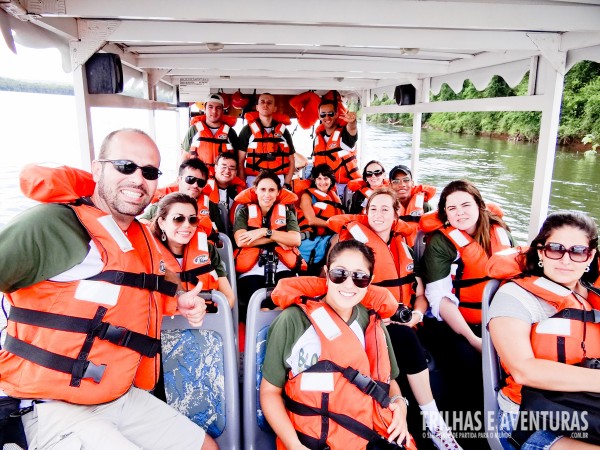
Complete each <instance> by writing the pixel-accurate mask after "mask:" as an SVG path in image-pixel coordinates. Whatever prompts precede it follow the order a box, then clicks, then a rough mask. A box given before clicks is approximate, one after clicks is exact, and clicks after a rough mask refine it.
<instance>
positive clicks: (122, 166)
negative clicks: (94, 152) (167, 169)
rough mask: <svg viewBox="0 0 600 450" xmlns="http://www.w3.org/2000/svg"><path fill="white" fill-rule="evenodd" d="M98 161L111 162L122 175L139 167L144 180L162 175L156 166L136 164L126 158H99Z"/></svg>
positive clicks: (128, 173) (130, 172) (129, 173)
mask: <svg viewBox="0 0 600 450" xmlns="http://www.w3.org/2000/svg"><path fill="white" fill-rule="evenodd" d="M98 162H101V163H107V162H108V163H111V164H112V165H113V167H114V168H115V169H117V171H118V172H119V173H122V174H123V175H131V174H132V173H134V172H135V171H136V170H138V169H140V170H141V171H142V176H143V177H144V178H145V179H146V180H156V179H157V178H158V177H159V176H160V175H162V172H161V171H160V170H158V168H156V167H153V166H138V165H137V164H136V163H134V162H133V161H129V160H128V159H99V160H98Z"/></svg>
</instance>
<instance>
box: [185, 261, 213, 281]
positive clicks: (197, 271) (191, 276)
mask: <svg viewBox="0 0 600 450" xmlns="http://www.w3.org/2000/svg"><path fill="white" fill-rule="evenodd" d="M212 271H213V268H212V266H211V265H210V264H207V265H205V266H201V267H195V268H193V269H190V270H185V271H183V272H181V273H180V274H179V278H180V279H181V281H182V282H184V283H192V284H193V285H194V286H195V285H197V284H198V277H199V276H200V275H204V274H206V273H210V272H212Z"/></svg>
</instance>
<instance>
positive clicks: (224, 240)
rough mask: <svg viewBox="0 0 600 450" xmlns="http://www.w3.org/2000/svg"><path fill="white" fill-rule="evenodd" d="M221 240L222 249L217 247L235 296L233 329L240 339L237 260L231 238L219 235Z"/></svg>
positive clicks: (222, 234)
mask: <svg viewBox="0 0 600 450" xmlns="http://www.w3.org/2000/svg"><path fill="white" fill-rule="evenodd" d="M219 240H220V241H221V247H217V252H218V253H219V256H220V257H221V259H222V260H223V263H224V264H225V270H226V271H227V279H228V280H229V284H230V285H231V289H232V290H233V294H234V295H235V302H234V303H233V309H232V314H233V329H234V332H235V337H236V338H237V337H238V326H239V319H238V317H239V312H238V302H237V297H238V295H237V278H236V276H235V260H234V259H233V244H232V242H231V239H229V236H227V235H226V234H225V233H219Z"/></svg>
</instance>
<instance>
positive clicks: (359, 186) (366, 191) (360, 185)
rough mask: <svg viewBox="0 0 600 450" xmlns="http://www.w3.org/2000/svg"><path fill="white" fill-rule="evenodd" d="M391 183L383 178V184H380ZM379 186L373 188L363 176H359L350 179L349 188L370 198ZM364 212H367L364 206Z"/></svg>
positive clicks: (385, 185)
mask: <svg viewBox="0 0 600 450" xmlns="http://www.w3.org/2000/svg"><path fill="white" fill-rule="evenodd" d="M389 185H390V182H389V181H388V180H383V185H382V186H380V187H379V188H384V187H389ZM379 188H374V189H373V188H371V187H370V186H369V183H367V182H366V181H365V180H363V179H362V178H358V179H356V180H350V181H349V182H348V189H349V190H351V191H352V192H360V193H361V194H362V196H363V197H364V199H365V200H368V199H369V198H370V197H371V195H372V194H373V192H375V191H376V190H377V189H379ZM365 206H366V203H365ZM362 213H363V214H366V211H365V208H364V207H363V209H362Z"/></svg>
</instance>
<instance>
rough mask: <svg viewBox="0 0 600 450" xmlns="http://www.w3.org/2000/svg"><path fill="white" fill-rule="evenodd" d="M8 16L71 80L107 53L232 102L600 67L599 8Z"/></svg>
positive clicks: (104, 10) (147, 10)
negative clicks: (549, 68) (60, 61)
mask: <svg viewBox="0 0 600 450" xmlns="http://www.w3.org/2000/svg"><path fill="white" fill-rule="evenodd" d="M0 7H1V8H3V9H4V10H6V11H7V12H8V13H9V14H10V15H11V16H12V17H8V18H7V17H3V22H6V21H7V19H8V21H9V25H10V26H11V27H12V28H13V29H14V32H15V39H17V41H21V42H22V43H24V44H25V45H32V44H34V45H36V43H37V45H47V46H48V45H51V46H55V47H59V48H62V50H63V55H64V67H65V68H68V69H72V68H74V67H75V66H77V65H80V64H82V63H83V62H85V61H86V60H87V58H89V56H90V55H91V54H93V53H94V52H96V51H98V50H103V51H110V52H115V53H118V54H120V56H121V58H122V60H123V61H125V62H126V63H127V64H129V65H131V66H133V67H136V68H139V69H143V70H144V71H145V72H148V73H149V74H150V78H151V81H154V82H156V81H158V80H159V79H163V80H164V81H167V82H169V83H172V84H178V83H179V80H180V78H181V77H190V76H198V77H206V78H208V80H209V84H210V87H211V89H217V88H224V89H225V90H226V91H232V90H236V89H238V88H241V89H242V91H245V90H251V89H257V90H258V91H259V92H260V91H266V90H268V91H270V92H274V93H293V92H301V91H302V90H306V89H316V90H329V89H337V90H340V91H357V92H360V91H361V90H365V89H368V90H371V92H372V93H373V94H375V93H379V94H381V93H383V92H387V93H388V95H391V93H392V92H393V87H394V86H396V85H398V84H405V83H413V84H415V82H416V80H418V79H424V78H431V89H432V90H433V91H434V92H437V91H438V90H439V88H440V86H441V84H442V83H443V82H447V83H449V84H450V85H451V86H452V87H454V88H455V89H458V90H460V88H461V86H462V82H463V81H464V79H465V77H466V76H467V75H466V74H465V72H468V74H469V76H470V77H471V78H472V79H473V81H474V82H475V83H476V86H477V87H479V88H483V87H485V85H487V83H488V82H489V79H490V77H491V76H492V75H493V74H496V73H497V74H499V75H502V76H503V77H504V78H505V79H506V81H507V82H508V83H509V84H511V85H515V84H516V83H517V82H518V81H520V80H521V79H522V77H523V75H524V74H525V72H526V71H527V70H529V66H530V61H531V57H532V56H536V55H543V56H545V57H547V58H548V60H549V61H550V62H551V63H553V66H556V65H559V64H560V62H559V60H560V58H561V56H562V55H563V54H564V55H566V57H567V66H566V67H567V69H568V68H569V67H570V66H571V65H572V64H574V63H575V62H576V61H578V60H580V59H585V58H590V59H596V60H599V59H600V56H599V55H600V1H599V0H565V1H554V0H541V1H535V0H528V1H523V0H512V1H510V0H504V1H501V2H498V1H491V0H479V1H472V0H464V1H412V0H369V1H368V2H367V1H360V0H346V1H338V0H331V1H328V2H323V1H317V0H304V1H302V2H291V1H290V2H285V1H277V0H254V1H252V2H247V1H239V0H230V1H226V2H220V3H218V4H217V3H210V4H207V3H206V2H199V1H197V0H179V1H178V0H172V1H155V0H150V1H149V0H128V1H120V0H104V1H101V2H95V1H86V0H54V1H48V0H22V1H20V2H19V1H15V0H12V1H10V2H9V3H2V4H1V5H0ZM20 21H23V22H21V23H19V22H20ZM27 22H29V24H34V25H37V26H39V27H41V29H43V30H48V31H49V32H51V33H52V34H53V36H52V35H50V34H47V35H46V36H44V35H43V34H42V33H40V31H41V30H39V29H38V30H34V29H33V28H32V27H29V26H27V25H29V24H28V23H27ZM3 28H4V29H5V30H6V28H7V27H6V26H4V27H3ZM42 39H43V43H42Z"/></svg>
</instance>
